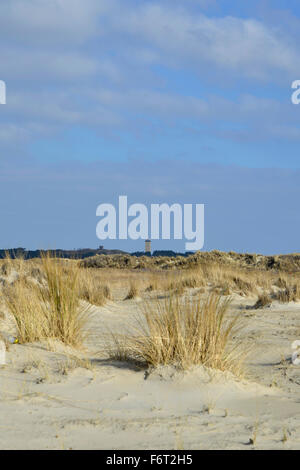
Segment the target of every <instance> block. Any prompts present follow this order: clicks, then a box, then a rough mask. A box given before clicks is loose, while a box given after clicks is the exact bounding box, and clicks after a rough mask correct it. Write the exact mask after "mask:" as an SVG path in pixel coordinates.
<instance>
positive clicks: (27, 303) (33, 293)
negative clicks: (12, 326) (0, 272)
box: [3, 281, 50, 343]
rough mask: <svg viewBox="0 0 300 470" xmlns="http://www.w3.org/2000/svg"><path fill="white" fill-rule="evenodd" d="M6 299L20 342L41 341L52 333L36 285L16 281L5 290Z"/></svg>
mask: <svg viewBox="0 0 300 470" xmlns="http://www.w3.org/2000/svg"><path fill="white" fill-rule="evenodd" d="M3 294H4V301H5V303H6V305H7V307H8V309H9V310H10V312H11V314H12V315H13V317H14V319H15V321H16V326H17V330H18V333H17V334H18V339H19V342H20V343H27V342H30V343H32V342H34V341H39V340H40V339H42V338H45V337H47V335H48V334H49V333H50V330H49V324H48V322H47V317H46V315H45V311H44V309H43V308H42V304H41V299H40V296H39V292H38V290H37V289H36V288H35V286H32V287H31V288H30V287H29V286H28V285H27V283H25V282H22V281H20V282H16V283H14V285H11V286H8V287H6V288H5V290H4V291H3Z"/></svg>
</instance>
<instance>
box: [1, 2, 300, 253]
mask: <svg viewBox="0 0 300 470" xmlns="http://www.w3.org/2000/svg"><path fill="white" fill-rule="evenodd" d="M299 39H300V4H299V2H298V1H296V0H289V2H288V3H287V2H285V1H281V0H272V1H269V0H260V1H256V0H251V1H243V2H242V1H240V0H235V1H233V0H227V1H225V0H172V1H171V0H159V1H153V0H147V1H146V0H144V1H143V0H84V1H83V0H6V1H5V2H2V4H1V17H0V57H1V62H0V79H1V80H5V82H6V85H7V104H6V105H0V213H1V215H2V218H1V220H2V224H1V232H0V247H3V248H9V247H15V246H24V247H26V248H28V249H33V248H34V249H35V248H55V247H56V248H59V247H61V248H79V247H87V246H90V247H96V246H97V245H98V244H102V242H100V241H99V240H97V238H96V232H95V230H96V224H97V218H96V215H95V214H96V207H97V205H98V204H100V203H102V202H110V203H116V202H117V199H118V196H119V195H121V194H126V195H127V196H128V200H129V203H134V202H142V203H144V204H147V205H149V204H151V203H159V202H161V203H162V202H168V203H170V204H171V203H174V202H179V203H185V202H189V203H194V204H195V203H204V204H205V206H206V209H205V210H206V212H205V214H206V215H205V245H204V249H205V250H211V249H221V250H236V251H251V252H261V253H279V252H280V253H286V252H292V251H300V250H299V235H298V234H299V232H300V211H299V198H300V189H299V188H300V185H299V176H300V165H299V157H298V155H299V151H298V149H299V143H300V106H295V105H293V104H292V103H291V94H292V90H291V83H292V82H293V81H294V80H296V79H300V55H299V52H298V47H297V45H298V44H299ZM103 243H104V245H105V246H106V247H108V248H117V247H119V248H122V249H125V250H129V251H134V250H141V249H142V248H143V242H142V241H136V242H133V241H130V240H128V241H122V242H121V241H120V242H119V241H108V240H107V241H105V242H103ZM153 248H154V249H167V248H172V249H175V250H178V251H181V250H184V240H183V241H176V242H175V241H170V242H166V241H164V242H162V241H161V242H159V241H157V242H155V243H154V244H153Z"/></svg>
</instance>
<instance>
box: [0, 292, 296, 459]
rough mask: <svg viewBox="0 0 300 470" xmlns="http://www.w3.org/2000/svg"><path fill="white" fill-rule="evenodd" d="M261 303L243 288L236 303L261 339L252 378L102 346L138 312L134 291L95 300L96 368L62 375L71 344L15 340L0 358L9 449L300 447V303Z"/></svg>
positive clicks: (0, 424)
mask: <svg viewBox="0 0 300 470" xmlns="http://www.w3.org/2000/svg"><path fill="white" fill-rule="evenodd" d="M121 297H122V295H120V298H121ZM253 303H255V298H252V299H251V298H250V299H249V298H248V299H244V298H242V297H238V296H235V299H234V303H233V305H232V311H234V312H237V311H238V312H239V313H240V315H244V316H245V317H246V329H245V345H246V344H254V345H255V354H254V355H253V356H252V357H251V358H250V359H249V361H248V363H247V368H248V376H247V380H246V379H245V380H237V379H235V378H234V377H233V376H230V375H228V374H227V375H226V374H223V373H220V372H217V373H214V374H212V375H211V374H208V373H207V371H205V370H204V369H203V368H201V367H199V368H195V369H194V370H192V371H189V372H187V373H184V374H183V373H179V372H176V371H175V370H174V369H172V368H161V369H159V370H156V371H155V372H153V373H151V374H150V375H149V376H147V374H145V370H139V369H137V368H135V367H134V366H131V365H129V364H124V363H117V362H112V361H107V360H106V359H105V357H104V356H103V355H97V354H96V351H97V350H99V349H100V348H101V347H102V346H103V341H102V337H101V335H102V333H103V331H104V330H105V328H110V329H111V330H113V331H116V332H120V331H122V330H123V326H124V325H127V324H128V322H129V321H133V317H134V315H135V314H136V312H137V309H138V305H139V304H140V302H135V301H134V300H130V301H123V300H117V301H115V302H112V301H110V302H109V303H108V304H107V305H106V306H105V307H102V308H94V310H93V314H92V317H91V321H90V327H91V331H92V333H91V334H90V337H89V342H88V345H87V347H88V351H87V353H86V357H89V358H90V360H91V361H92V369H91V370H89V369H86V368H84V367H76V368H74V369H73V370H69V371H68V373H67V375H64V374H63V372H64V370H63V367H62V364H63V363H65V362H66V361H67V360H68V359H67V358H68V356H69V354H70V353H73V351H72V350H71V349H70V348H64V347H62V346H60V347H58V346H57V352H51V351H49V350H47V348H45V345H41V344H33V345H25V346H23V345H11V346H10V348H9V351H8V352H7V359H8V364H7V365H6V366H4V367H2V368H1V367H0V416H1V420H0V448H1V449H62V448H63V449H69V448H72V449H245V450H248V449H252V448H257V449H300V394H299V390H300V366H294V365H293V364H292V363H291V360H290V357H291V353H292V350H291V343H292V341H294V340H295V339H298V337H297V328H298V332H299V333H300V328H299V326H300V304H289V305H280V304H275V305H273V306H272V307H271V308H266V309H262V310H245V306H246V305H251V304H253ZM5 322H6V323H5ZM5 325H6V327H7V319H6V320H2V324H1V321H0V329H1V327H2V328H4V326H5ZM10 327H11V325H10ZM299 339H300V337H299ZM69 362H70V359H69ZM252 441H254V443H253V442H252Z"/></svg>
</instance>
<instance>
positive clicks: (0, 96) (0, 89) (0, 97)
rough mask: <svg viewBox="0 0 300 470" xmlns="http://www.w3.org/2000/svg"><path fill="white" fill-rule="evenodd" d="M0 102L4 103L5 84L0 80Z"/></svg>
mask: <svg viewBox="0 0 300 470" xmlns="http://www.w3.org/2000/svg"><path fill="white" fill-rule="evenodd" d="M0 104H6V84H5V82H4V81H3V80H0Z"/></svg>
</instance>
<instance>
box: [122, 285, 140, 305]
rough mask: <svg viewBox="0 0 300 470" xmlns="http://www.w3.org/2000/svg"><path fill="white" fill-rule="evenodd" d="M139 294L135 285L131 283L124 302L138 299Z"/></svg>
mask: <svg viewBox="0 0 300 470" xmlns="http://www.w3.org/2000/svg"><path fill="white" fill-rule="evenodd" d="M139 292H140V290H139V287H138V285H137V283H135V282H133V281H131V283H130V286H129V290H128V293H127V295H126V297H125V300H130V299H135V298H136V297H138V295H139Z"/></svg>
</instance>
